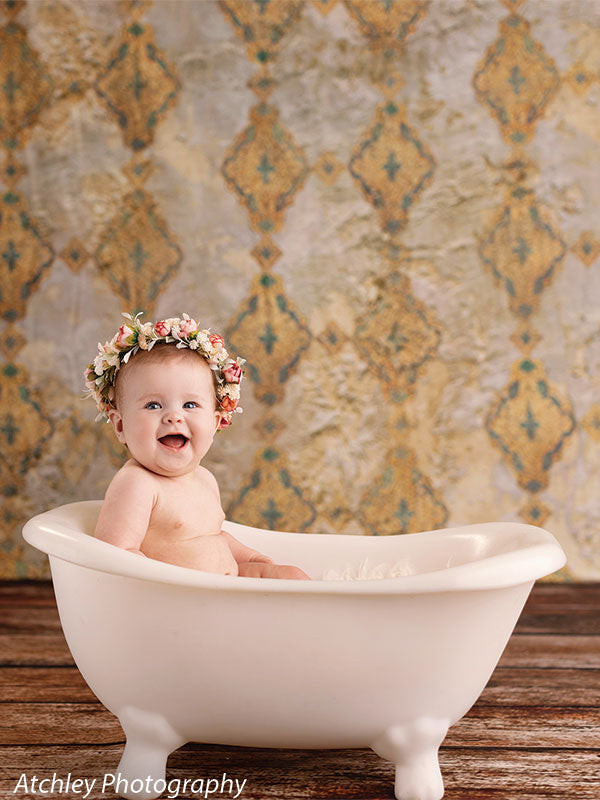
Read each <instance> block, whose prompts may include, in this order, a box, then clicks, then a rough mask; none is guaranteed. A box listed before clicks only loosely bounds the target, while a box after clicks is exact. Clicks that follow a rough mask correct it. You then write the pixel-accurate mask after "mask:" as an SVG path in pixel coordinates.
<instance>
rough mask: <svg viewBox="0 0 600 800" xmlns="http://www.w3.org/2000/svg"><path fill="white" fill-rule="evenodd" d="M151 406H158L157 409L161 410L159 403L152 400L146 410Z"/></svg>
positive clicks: (147, 404)
mask: <svg viewBox="0 0 600 800" xmlns="http://www.w3.org/2000/svg"><path fill="white" fill-rule="evenodd" d="M150 406H156V407H157V408H160V403H158V402H157V401H156V400H150V402H149V403H146V405H145V406H144V408H150ZM153 410H154V409H152V408H150V411H153Z"/></svg>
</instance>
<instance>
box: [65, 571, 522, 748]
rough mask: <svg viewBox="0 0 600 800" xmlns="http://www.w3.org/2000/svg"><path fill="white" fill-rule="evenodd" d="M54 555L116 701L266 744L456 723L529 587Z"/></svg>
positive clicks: (77, 626)
mask: <svg viewBox="0 0 600 800" xmlns="http://www.w3.org/2000/svg"><path fill="white" fill-rule="evenodd" d="M51 565H52V571H53V578H54V583H55V591H56V595H57V602H58V606H59V612H60V616H61V622H62V624H63V629H64V631H65V635H66V637H67V642H68V644H69V647H70V648H71V652H72V654H73V657H74V659H75V661H76V663H77V665H78V667H79V669H80V671H81V673H82V674H83V676H84V678H85V679H86V681H87V682H88V684H89V685H90V687H91V689H92V690H93V691H94V692H95V694H96V695H97V697H98V698H99V699H100V700H101V702H103V703H104V705H105V706H106V707H107V708H108V709H109V710H110V711H112V712H113V713H115V714H117V715H118V713H119V710H120V709H122V708H123V707H125V706H130V705H133V706H135V707H138V708H142V709H144V710H148V711H154V712H156V713H160V714H162V715H163V716H165V717H166V718H167V719H168V720H169V722H170V724H171V725H172V727H173V728H175V730H177V731H178V732H179V733H180V734H181V735H182V737H183V738H184V739H186V740H189V741H205V742H213V743H217V744H233V745H249V746H266V747H272V746H283V747H364V746H368V745H369V744H370V743H371V742H372V741H373V740H374V739H375V738H376V736H378V735H379V734H380V733H381V732H382V731H383V730H385V729H386V728H387V727H389V726H391V725H398V724H403V723H404V722H408V721H410V720H412V719H414V718H416V717H419V716H423V715H427V716H434V717H439V718H443V719H447V720H449V721H450V723H454V722H456V721H457V720H458V719H459V718H460V717H461V716H462V715H463V714H464V713H465V712H466V711H467V710H468V708H469V707H470V706H471V705H472V704H473V702H475V700H476V699H477V697H478V695H479V693H480V692H481V690H482V689H483V687H484V686H485V684H486V682H487V680H488V679H489V677H490V675H491V672H492V671H493V669H494V667H495V665H496V662H497V660H498V658H499V657H500V655H501V653H502V650H503V649H504V647H505V645H506V642H507V641H508V638H509V636H510V633H511V632H512V629H513V627H514V625H515V623H516V620H517V617H518V614H519V613H520V611H521V608H522V606H523V604H524V602H525V600H526V597H527V594H528V593H529V590H530V586H529V585H528V586H522V587H511V588H510V589H499V590H493V591H488V592H450V593H443V594H437V595H436V594H425V595H396V596H385V595H371V596H359V595H310V594H296V595H294V594H289V595H288V594H282V593H272V592H269V591H268V589H266V590H265V591H264V592H261V591H257V592H252V593H250V592H248V593H246V592H244V593H243V594H242V593H236V592H228V591H215V590H205V589H198V588H187V587H180V586H174V585H169V584H159V583H152V582H149V581H142V580H137V579H132V578H124V577H121V576H115V575H109V574H104V573H98V572H94V571H92V570H89V569H87V568H83V567H78V566H75V565H72V564H68V563H67V562H64V561H60V560H58V559H55V558H51Z"/></svg>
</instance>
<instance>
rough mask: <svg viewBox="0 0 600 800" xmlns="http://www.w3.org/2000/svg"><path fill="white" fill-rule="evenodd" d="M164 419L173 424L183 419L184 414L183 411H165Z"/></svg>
mask: <svg viewBox="0 0 600 800" xmlns="http://www.w3.org/2000/svg"><path fill="white" fill-rule="evenodd" d="M163 420H164V421H165V422H168V423H170V424H171V425H173V424H174V423H176V422H182V421H183V414H182V413H181V411H165V414H164V417H163Z"/></svg>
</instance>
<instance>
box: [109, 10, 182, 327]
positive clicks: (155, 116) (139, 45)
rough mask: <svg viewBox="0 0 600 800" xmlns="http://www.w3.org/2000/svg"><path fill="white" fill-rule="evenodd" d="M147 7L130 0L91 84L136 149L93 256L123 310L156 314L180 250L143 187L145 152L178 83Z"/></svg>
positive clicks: (147, 170)
mask: <svg viewBox="0 0 600 800" xmlns="http://www.w3.org/2000/svg"><path fill="white" fill-rule="evenodd" d="M149 6H150V3H141V4H139V3H136V2H130V3H129V10H130V14H131V18H130V20H129V21H128V22H127V23H126V24H125V25H124V26H123V28H122V30H121V32H120V35H119V38H118V40H117V42H116V44H115V45H114V49H113V52H112V55H111V57H110V59H109V61H108V63H107V64H106V67H105V69H104V71H103V73H102V74H101V75H100V76H99V78H98V80H97V81H96V84H95V87H94V88H95V90H96V93H97V95H98V97H99V98H100V100H101V101H102V102H103V103H104V105H105V107H106V110H107V112H108V113H109V114H110V115H111V116H112V117H113V118H114V119H115V121H116V122H117V124H118V125H119V128H120V129H121V133H122V136H123V141H124V143H125V144H126V145H127V147H129V148H131V150H132V151H133V154H134V157H133V159H132V161H131V162H129V163H127V164H125V165H124V166H123V173H124V174H125V176H126V177H127V179H128V180H129V181H130V183H131V189H132V191H130V192H127V193H126V194H125V195H124V197H123V199H122V201H121V203H120V207H119V209H118V210H117V212H116V214H115V216H114V217H113V218H112V219H111V220H110V221H109V222H108V224H107V225H106V227H105V229H104V231H103V233H102V236H101V240H100V244H99V245H98V247H97V249H96V251H95V253H94V260H95V261H96V264H97V266H98V269H99V271H100V274H101V275H102V276H103V277H104V278H105V280H106V281H107V283H108V285H109V286H110V288H111V289H112V291H113V292H114V293H115V294H116V295H117V296H118V297H119V298H120V299H121V302H122V309H123V311H126V310H127V311H131V310H133V311H134V312H137V311H144V312H145V313H146V314H147V315H148V316H151V315H152V312H153V310H154V306H155V304H156V300H157V298H158V296H159V294H160V292H161V291H162V290H163V289H164V288H166V286H167V285H168V284H169V282H170V281H171V280H172V279H173V278H174V277H175V275H176V274H177V272H178V270H179V267H180V265H181V262H182V260H183V253H182V251H181V248H180V247H179V244H178V243H177V241H176V239H175V237H174V235H173V233H172V232H171V230H170V228H169V226H168V224H167V222H166V220H165V219H164V218H163V217H162V215H161V213H160V211H159V209H158V208H157V203H156V201H155V199H154V198H153V197H152V195H150V194H149V193H148V192H147V191H146V190H145V189H144V188H143V186H144V183H145V181H146V180H147V179H148V178H149V177H150V174H151V172H152V169H151V164H150V163H149V161H148V159H145V158H143V156H142V155H141V153H142V151H143V150H144V149H145V148H147V147H149V146H150V145H151V144H152V142H153V140H154V135H155V132H156V127H157V125H158V124H159V123H160V122H161V121H162V120H163V119H164V118H165V116H166V113H167V111H168V110H169V109H170V108H172V106H173V105H174V104H175V102H176V100H177V95H178V92H179V90H180V88H181V86H180V82H179V79H178V78H177V76H176V74H175V69H174V67H173V66H172V65H171V64H169V62H168V61H167V59H166V58H165V56H164V54H163V53H162V52H161V51H160V50H159V49H158V48H157V46H156V43H155V40H154V35H153V31H152V28H151V27H150V26H149V25H147V24H146V23H145V22H143V21H142V19H141V17H142V15H143V14H144V13H145V11H147V9H148V8H149Z"/></svg>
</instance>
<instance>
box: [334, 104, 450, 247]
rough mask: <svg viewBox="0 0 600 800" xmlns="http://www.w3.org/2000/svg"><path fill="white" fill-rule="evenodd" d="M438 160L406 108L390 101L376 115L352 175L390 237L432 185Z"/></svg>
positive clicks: (354, 161)
mask: <svg viewBox="0 0 600 800" xmlns="http://www.w3.org/2000/svg"><path fill="white" fill-rule="evenodd" d="M434 166H435V164H434V160H433V157H432V155H431V154H430V153H429V151H428V150H427V148H426V147H425V145H424V144H423V143H422V142H420V141H419V139H418V138H417V136H416V134H415V133H414V132H413V131H412V130H411V129H410V127H409V126H408V124H407V122H406V116H405V113H404V110H403V109H402V107H401V106H400V105H399V104H397V103H394V102H392V101H391V100H389V101H388V102H387V103H385V104H384V105H382V106H380V107H379V108H378V109H377V111H376V113H375V121H374V124H373V127H372V128H371V129H370V130H369V132H368V134H367V136H366V137H365V138H364V139H363V141H362V142H361V144H360V147H359V149H358V151H357V152H356V153H355V154H354V155H353V156H352V158H351V159H350V167H349V168H350V174H351V175H352V177H353V178H356V180H357V181H358V183H359V185H360V187H361V189H362V192H363V195H364V197H365V199H366V200H367V201H368V202H369V203H372V205H373V207H374V208H376V209H377V210H378V212H379V216H380V218H381V227H382V228H383V230H384V231H386V232H387V233H390V234H395V233H398V232H399V231H401V230H402V228H404V226H405V225H406V222H407V219H408V212H409V210H410V208H411V206H412V205H413V203H415V202H416V201H417V199H418V196H419V195H420V194H421V192H422V191H423V189H424V188H425V187H426V186H427V185H428V184H429V183H430V182H431V179H432V177H433V170H434Z"/></svg>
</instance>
